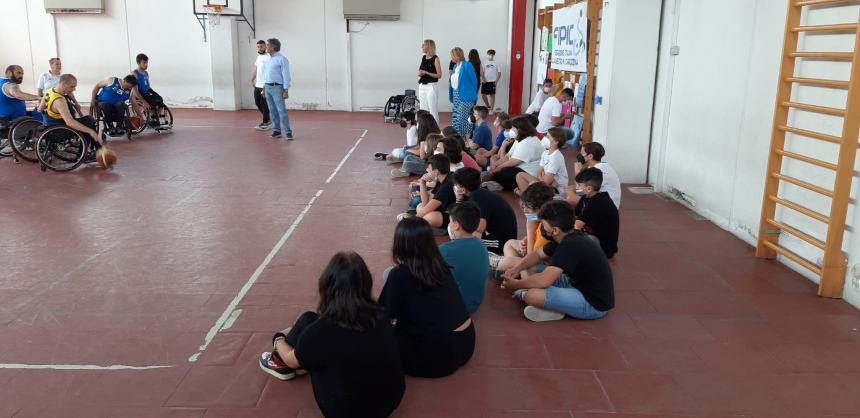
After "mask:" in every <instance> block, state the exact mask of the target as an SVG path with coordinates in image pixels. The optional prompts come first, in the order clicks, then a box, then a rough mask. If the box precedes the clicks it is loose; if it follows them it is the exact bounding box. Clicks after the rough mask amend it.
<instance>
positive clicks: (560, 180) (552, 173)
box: [514, 128, 568, 198]
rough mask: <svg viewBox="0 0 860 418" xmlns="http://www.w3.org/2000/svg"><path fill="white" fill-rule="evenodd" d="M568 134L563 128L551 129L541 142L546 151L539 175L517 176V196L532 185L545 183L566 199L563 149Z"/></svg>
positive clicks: (523, 174) (525, 173) (565, 170)
mask: <svg viewBox="0 0 860 418" xmlns="http://www.w3.org/2000/svg"><path fill="white" fill-rule="evenodd" d="M565 140H566V133H565V132H564V130H563V129H561V128H550V129H549V131H547V135H546V136H544V137H543V139H542V140H541V145H543V147H544V148H545V149H546V151H544V152H543V154H542V155H541V158H540V167H538V170H537V173H536V174H537V175H534V176H533V175H531V174H529V173H527V172H525V171H523V172H521V173H519V174H517V189H516V190H514V192H516V193H517V194H519V192H520V191H523V190H525V189H526V188H527V187H528V186H529V185H530V184H532V183H536V182H538V181H540V182H543V183H544V184H546V185H547V186H550V187H552V188H554V189H555V190H556V193H557V194H558V195H559V196H561V197H562V198H564V195H565V191H566V189H567V182H568V176H567V166H565V164H564V155H562V154H561V147H562V146H564V142H565Z"/></svg>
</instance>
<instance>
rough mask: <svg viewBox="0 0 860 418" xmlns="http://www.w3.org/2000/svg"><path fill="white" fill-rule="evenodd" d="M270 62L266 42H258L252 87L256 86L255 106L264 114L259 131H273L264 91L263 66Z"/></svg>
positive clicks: (258, 126) (252, 74) (257, 127)
mask: <svg viewBox="0 0 860 418" xmlns="http://www.w3.org/2000/svg"><path fill="white" fill-rule="evenodd" d="M268 60H269V54H267V53H266V41H263V40H259V41H257V60H256V61H254V71H252V72H251V85H252V86H254V104H255V105H256V106H257V109H259V110H260V113H262V114H263V122H262V123H260V124H259V125H257V126H256V127H255V129H257V130H258V131H265V130H269V129H272V121H271V120H270V116H269V105H268V104H267V103H266V93H265V92H264V91H263V87H264V86H263V65H265V64H266V61H268Z"/></svg>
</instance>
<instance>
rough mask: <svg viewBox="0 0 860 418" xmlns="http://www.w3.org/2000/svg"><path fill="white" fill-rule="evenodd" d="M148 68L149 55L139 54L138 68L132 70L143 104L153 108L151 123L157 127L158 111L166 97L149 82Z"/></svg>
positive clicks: (147, 107)
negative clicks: (157, 91)
mask: <svg viewBox="0 0 860 418" xmlns="http://www.w3.org/2000/svg"><path fill="white" fill-rule="evenodd" d="M147 69H149V57H148V56H146V54H137V68H135V69H134V71H132V72H131V75H132V76H134V78H136V79H137V92H138V93H140V98H141V99H142V100H143V103H144V105H143V106H144V107H145V108H146V109H147V110H149V109H150V108H151V109H152V111H151V112H150V115H151V116H150V125H152V126H153V127H157V126H158V125H159V121H158V115H159V113H158V112H160V111H161V108H162V107H163V106H164V99H163V98H162V97H161V95H160V94H158V93H156V92H155V90H153V89H152V85H151V84H149V72H148V71H147Z"/></svg>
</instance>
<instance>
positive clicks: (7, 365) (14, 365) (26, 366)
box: [0, 363, 175, 370]
mask: <svg viewBox="0 0 860 418" xmlns="http://www.w3.org/2000/svg"><path fill="white" fill-rule="evenodd" d="M171 367H175V366H126V365H121V364H115V365H112V366H98V365H94V364H17V363H0V369H49V370H153V369H168V368H171Z"/></svg>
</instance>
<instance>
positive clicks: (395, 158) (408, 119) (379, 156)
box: [373, 110, 427, 163]
mask: <svg viewBox="0 0 860 418" xmlns="http://www.w3.org/2000/svg"><path fill="white" fill-rule="evenodd" d="M419 112H427V111H426V110H419ZM400 127H401V128H404V129H406V145H405V146H403V147H400V148H394V149H393V150H391V153H390V154H386V153H384V152H377V153H374V154H373V159H374V160H377V161H382V160H385V161H388V162H389V163H398V162H401V161H403V158H404V157H406V151H407V150H409V149H411V148H414V147H415V146H416V145H417V144H418V125H417V124H416V123H415V113H414V112H412V111H411V110H407V111H405V112H403V114H401V116H400Z"/></svg>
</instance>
